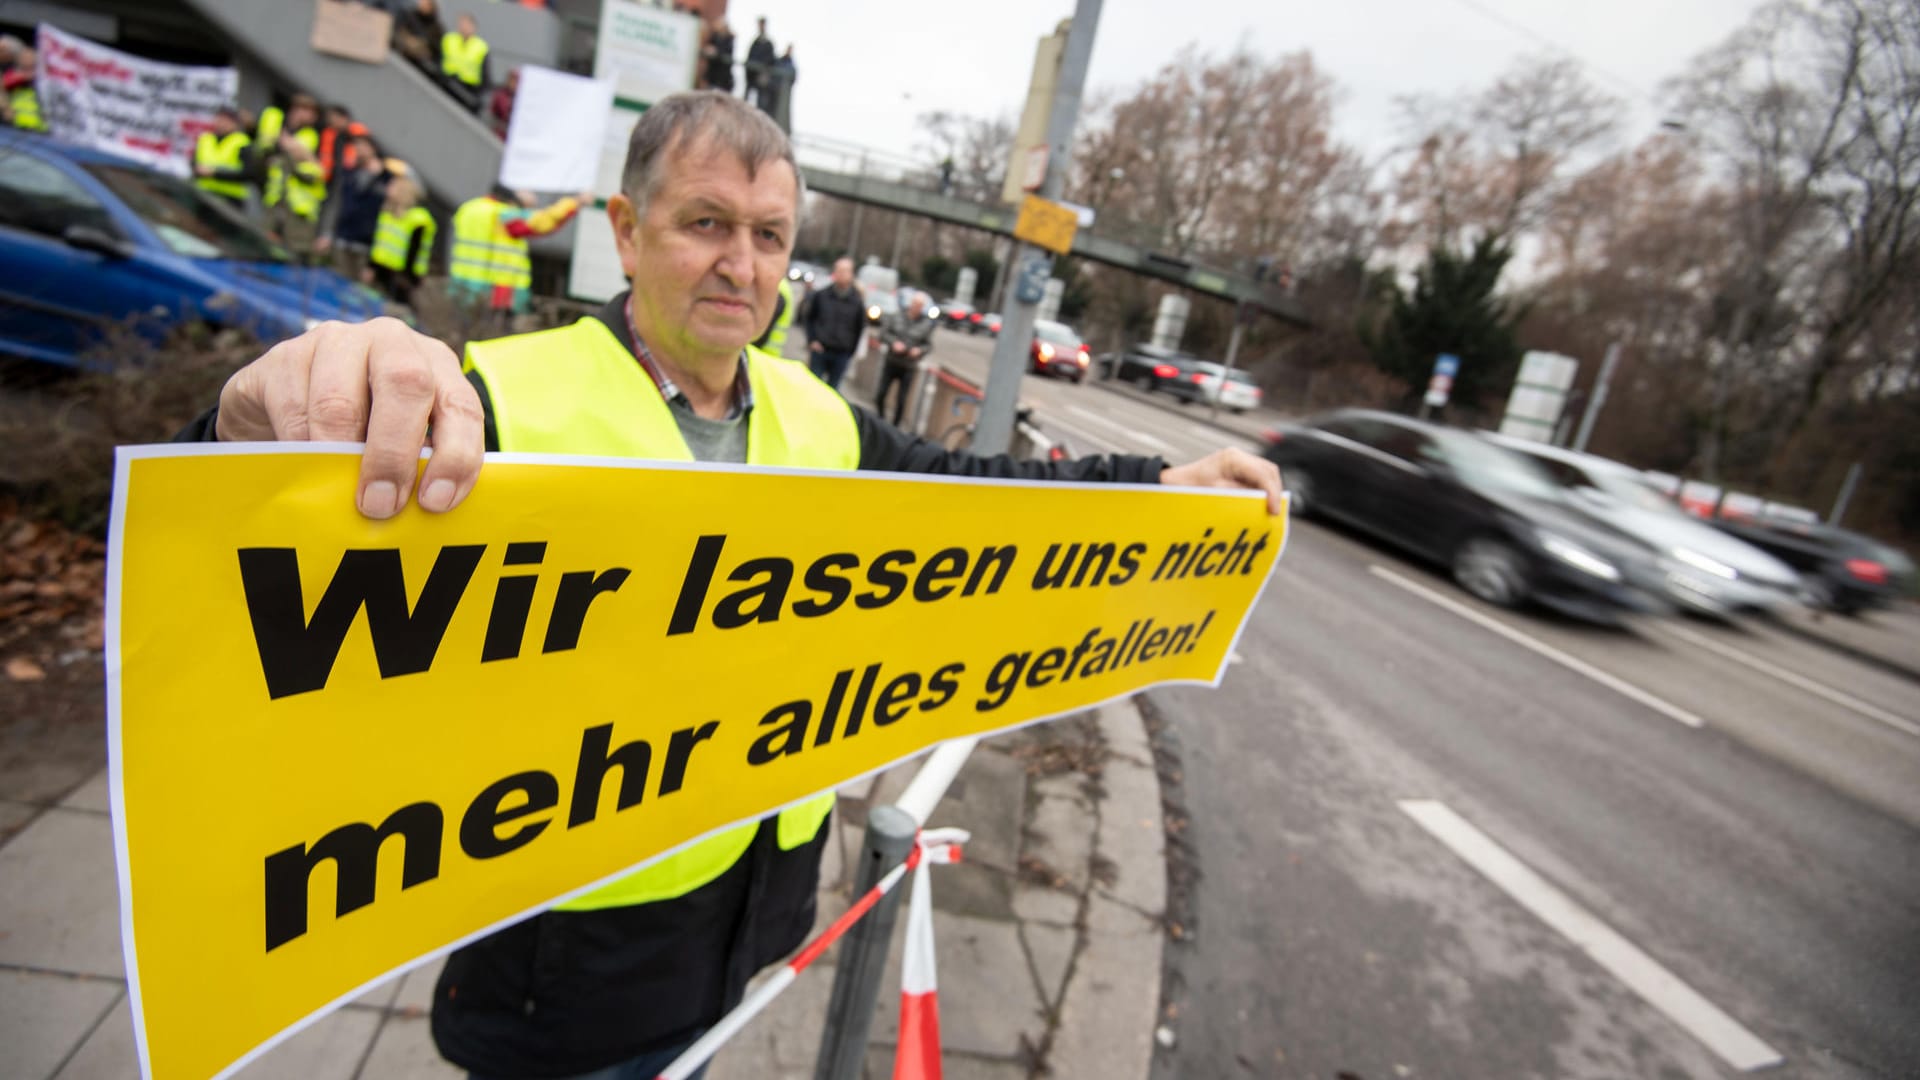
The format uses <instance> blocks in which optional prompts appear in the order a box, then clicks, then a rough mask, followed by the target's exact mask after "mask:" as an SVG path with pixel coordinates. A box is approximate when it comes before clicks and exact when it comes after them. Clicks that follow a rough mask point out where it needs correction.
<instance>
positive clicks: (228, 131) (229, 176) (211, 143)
mask: <svg viewBox="0 0 1920 1080" xmlns="http://www.w3.org/2000/svg"><path fill="white" fill-rule="evenodd" d="M252 141H253V140H251V139H249V138H247V133H246V132H244V131H242V130H240V113H239V110H237V109H235V108H233V107H232V106H230V105H222V106H221V107H220V110H219V111H218V112H216V113H215V114H214V117H213V130H212V131H203V132H201V133H200V142H199V144H198V145H196V146H195V147H194V149H193V175H194V176H195V177H196V178H197V179H196V180H195V181H194V182H195V183H197V184H199V185H200V187H201V189H202V190H204V191H207V192H210V193H212V194H214V195H218V196H220V197H221V198H223V199H225V200H227V201H228V202H230V203H232V204H234V205H235V206H237V207H240V208H241V209H245V208H246V205H247V192H248V188H249V185H248V183H247V177H248V175H249V172H250V170H249V169H248V166H247V160H246V155H247V147H248V146H249V145H251V143H252Z"/></svg>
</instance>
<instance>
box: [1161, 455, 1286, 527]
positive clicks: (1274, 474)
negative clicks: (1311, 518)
mask: <svg viewBox="0 0 1920 1080" xmlns="http://www.w3.org/2000/svg"><path fill="white" fill-rule="evenodd" d="M1160 480H1161V482H1162V483H1166V484H1179V485H1183V486H1187V487H1231V488H1242V487H1243V488H1254V489H1256V490H1259V491H1263V492H1265V493H1266V496H1267V513H1269V514H1278V513H1279V512H1280V505H1281V489H1280V467H1279V466H1278V465H1275V464H1274V463H1273V462H1271V461H1268V460H1267V459H1265V458H1262V457H1256V456H1254V455H1253V454H1250V453H1248V452H1246V451H1245V450H1239V449H1227V450H1220V451H1217V452H1215V453H1213V454H1210V455H1208V456H1207V457H1204V458H1202V459H1200V460H1199V461H1196V462H1194V463H1193V464H1191V465H1181V466H1178V467H1177V468H1170V469H1167V470H1166V471H1165V472H1163V473H1161V474H1160Z"/></svg>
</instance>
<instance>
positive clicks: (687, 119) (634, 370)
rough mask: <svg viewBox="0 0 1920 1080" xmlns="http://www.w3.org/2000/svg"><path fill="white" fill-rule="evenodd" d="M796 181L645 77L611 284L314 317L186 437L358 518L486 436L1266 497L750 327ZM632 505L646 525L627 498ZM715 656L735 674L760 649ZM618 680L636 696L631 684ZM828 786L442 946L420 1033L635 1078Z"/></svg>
mask: <svg viewBox="0 0 1920 1080" xmlns="http://www.w3.org/2000/svg"><path fill="white" fill-rule="evenodd" d="M801 195H802V191H801V186H800V181H799V175H798V168H797V165H796V164H795V161H794V156H793V150H792V147H791V145H790V144H789V143H788V141H787V138H786V136H785V135H784V134H782V133H781V132H780V131H779V129H778V128H777V127H775V126H774V124H773V122H772V121H771V120H769V119H768V118H767V117H766V116H764V115H763V114H761V113H760V112H758V111H757V110H755V109H754V108H752V107H751V106H748V105H746V104H744V103H743V102H741V101H739V100H737V99H733V98H730V97H728V96H727V95H725V94H722V93H717V92H711V91H709V92H703V93H690V94H678V95H674V96H671V97H668V98H666V99H663V100H662V101H660V102H657V103H656V104H654V105H653V107H652V108H650V109H649V110H648V111H647V112H646V113H645V114H644V115H643V116H642V117H641V119H640V122H639V123H638V124H636V125H635V127H634V129H633V134H632V137H631V141H630V143H629V149H628V157H627V162H626V168H625V171H624V173H623V177H622V184H621V193H620V194H617V195H615V196H613V197H612V198H611V199H609V200H608V205H607V209H608V216H609V218H610V221H611V224H612V226H613V228H614V229H615V232H616V242H617V244H618V247H619V251H620V256H621V262H622V266H623V268H624V270H625V271H626V274H627V276H628V278H629V280H630V282H631V285H632V288H631V291H630V292H628V293H626V294H623V295H622V296H620V297H617V298H616V299H615V300H613V301H612V302H611V303H609V304H608V305H607V306H606V307H605V308H603V309H602V310H601V311H600V312H598V313H596V314H595V315H592V316H589V317H587V318H584V319H582V320H580V321H579V322H577V323H575V324H574V325H572V326H569V327H564V328H560V329H555V330H547V331H542V332H539V333H534V334H524V335H518V336H514V337H506V338H500V339H495V340H491V341H485V342H475V343H472V344H470V345H469V346H468V349H467V355H466V358H465V363H464V365H463V364H462V362H461V361H460V360H459V359H457V358H456V357H455V356H454V354H453V353H452V351H451V350H450V349H448V348H447V347H446V346H445V345H443V344H441V343H440V342H438V341H435V340H432V339H430V338H427V337H425V336H422V335H420V334H418V333H415V332H414V331H412V330H411V329H409V328H408V327H406V326H405V325H404V324H402V323H400V322H398V321H395V320H391V319H381V320H376V321H374V322H371V323H367V324H364V325H357V326H348V325H343V324H338V323H330V324H326V325H323V326H321V327H320V328H318V329H316V330H313V331H310V332H308V333H307V334H304V335H302V336H300V337H298V338H295V339H292V340H289V341H286V342H283V343H281V344H280V345H277V346H275V347H274V348H273V349H272V350H270V351H269V352H268V353H267V354H266V355H264V356H262V357H261V358H259V359H258V360H256V361H254V362H253V363H252V364H250V365H248V366H247V367H246V368H244V369H242V370H241V371H240V372H238V373H236V374H235V375H234V376H233V378H232V379H231V380H230V381H229V382H228V384H227V385H226V387H225V389H224V390H223V391H222V393H221V398H220V402H219V405H218V407H217V409H215V410H214V411H212V412H210V413H209V414H208V415H206V416H205V417H203V418H202V419H201V421H200V422H199V423H198V424H196V426H195V428H194V429H192V430H191V431H190V432H188V433H186V434H185V435H184V436H183V438H188V439H201V440H205V439H214V438H217V439H220V440H226V441H264V440H293V441H301V440H315V441H354V442H364V443H365V450H364V452H363V454H362V458H361V463H360V469H359V476H358V480H357V485H356V487H357V490H356V503H357V505H358V507H359V509H360V512H361V513H362V514H364V515H365V516H366V517H368V518H374V519H385V518H391V517H393V516H394V515H396V514H398V513H400V511H401V510H402V509H403V508H404V507H405V506H406V504H407V503H408V502H409V501H410V500H411V501H414V502H417V503H418V505H419V506H420V507H421V508H422V509H424V510H427V511H430V512H435V513H442V512H446V511H449V510H452V509H453V508H455V507H456V506H458V505H460V503H461V502H462V500H463V499H465V498H466V497H467V495H468V494H469V493H470V492H471V491H472V490H473V489H474V486H475V484H476V483H477V482H478V481H479V479H480V473H481V464H482V460H483V459H482V454H483V451H487V450H502V451H520V452H535V453H548V454H576V455H594V456H602V457H620V458H645V459H655V460H663V461H705V462H721V463H733V464H751V465H769V466H790V467H802V468H807V469H812V470H852V469H864V470H883V471H893V472H911V473H927V474H944V475H963V476H975V477H998V478H1008V479H1016V478H1017V479H1027V480H1075V481H1082V482H1086V481H1101V482H1115V483H1126V482H1132V483H1154V482H1156V481H1157V482H1160V483H1163V484H1171V485H1183V486H1201V487H1222V488H1234V487H1239V488H1251V489H1256V490H1260V491H1264V492H1265V494H1266V500H1267V508H1268V512H1269V513H1279V512H1280V510H1281V507H1282V498H1281V492H1280V476H1279V473H1278V471H1277V470H1276V469H1275V468H1274V466H1273V465H1271V464H1270V463H1268V462H1265V461H1263V460H1261V459H1259V458H1257V457H1255V456H1253V455H1252V454H1249V453H1247V452H1245V451H1243V450H1237V449H1233V450H1222V451H1220V452H1218V453H1216V454H1213V455H1211V456H1209V457H1207V458H1204V459H1202V460H1201V461H1198V462H1195V463H1192V464H1188V465H1184V466H1180V467H1176V468H1167V467H1165V466H1164V465H1163V463H1162V462H1161V461H1159V460H1158V459H1156V458H1145V457H1127V456H1120V455H1113V456H1102V457H1092V458H1085V459H1082V460H1079V461H1074V462H1065V463H1047V462H1031V461H1016V460H1014V459H1012V458H1010V457H1007V456H1004V455H1002V456H998V457H991V458H988V457H977V456H973V455H970V454H966V453H961V452H949V451H946V450H944V449H943V448H941V447H939V446H938V445H935V444H931V443H928V442H927V441H925V440H922V439H918V438H914V437H911V436H908V435H906V434H904V433H902V432H901V431H899V430H898V429H896V428H894V427H892V426H890V425H888V424H887V423H885V422H884V421H883V420H881V419H879V418H877V417H875V416H872V415H871V414H869V413H867V412H865V411H864V410H861V409H857V408H855V407H853V406H850V405H849V404H847V403H846V402H845V401H844V400H843V399H842V398H841V397H840V396H839V395H838V394H837V393H835V392H834V391H832V390H831V389H829V388H828V387H827V386H825V385H824V384H822V383H821V382H819V381H818V380H817V379H815V378H814V377H813V376H812V375H811V374H810V373H809V372H808V371H807V370H806V368H805V367H804V366H802V365H799V364H796V363H792V362H789V361H786V360H783V359H779V358H777V357H774V356H772V355H770V354H767V353H764V352H761V351H759V350H757V349H754V348H751V347H749V345H748V343H749V342H750V341H752V340H753V339H754V338H755V337H756V336H757V335H758V334H759V333H760V331H761V329H762V328H763V327H764V326H765V325H766V323H767V321H768V319H769V318H770V317H771V315H772V313H773V310H774V306H775V303H776V296H777V290H778V287H779V285H780V283H781V282H782V281H783V280H784V279H785V271H786V265H787V260H788V256H789V253H790V252H791V250H792V247H793V241H794V235H795V232H796V230H797V226H798V219H799V212H800V203H801ZM423 445H431V447H432V449H433V454H432V456H431V457H430V458H429V459H428V460H427V461H426V462H425V464H424V466H422V465H421V464H420V451H421V449H422V447H423ZM416 477H417V487H418V494H417V495H415V494H414V489H415V487H416ZM343 495H344V493H343ZM634 509H635V512H636V516H635V518H634V519H633V520H634V521H635V524H636V525H639V526H640V527H641V528H643V529H644V528H645V526H644V524H642V523H643V522H645V521H646V520H647V518H646V516H645V514H646V512H647V510H648V509H649V508H640V507H636V508H634ZM650 509H651V510H652V512H656V513H665V514H669V515H670V514H672V513H673V512H674V508H673V507H656V508H650ZM515 557H516V556H514V555H511V554H509V556H508V558H509V559H513V558H515ZM536 558H537V557H536ZM736 578H737V575H736ZM1089 637H1091V635H1089ZM735 662H736V663H737V664H738V665H739V666H740V667H741V668H743V669H745V670H743V671H742V673H741V676H742V678H744V679H746V680H748V681H751V680H752V679H753V674H752V671H753V668H754V666H755V665H756V664H762V663H770V662H771V661H769V660H768V659H766V658H762V657H759V656H756V655H754V654H752V653H748V654H746V655H742V656H739V657H738V658H737V660H736V661H735ZM633 690H634V695H635V696H634V702H635V705H636V708H637V707H639V706H641V705H642V704H644V702H645V701H646V700H647V698H646V694H647V691H646V683H645V680H644V679H636V681H635V683H634V685H633ZM699 737H700V736H698V735H695V736H694V738H699ZM634 745H639V744H634ZM675 745H676V746H678V745H679V744H678V743H677V742H676V744H675ZM689 746H690V744H689ZM642 749H643V750H644V747H642ZM627 750H628V748H627V747H620V748H617V749H615V750H613V751H611V752H609V751H608V749H607V746H605V745H598V747H597V749H595V748H594V747H592V746H589V745H587V744H583V745H582V750H581V756H580V771H581V775H582V776H583V777H587V776H591V777H594V778H597V779H595V780H594V783H595V784H596V785H599V784H601V783H602V781H604V786H605V787H606V789H607V790H608V791H609V792H610V791H611V790H612V789H613V788H614V787H615V785H616V783H619V784H625V782H626V780H625V779H622V780H621V781H618V782H616V781H615V780H613V779H612V776H613V774H615V773H619V774H621V775H622V776H623V777H624V776H625V774H626V772H627V770H629V769H638V770H639V771H640V772H642V773H644V770H645V768H646V764H645V761H646V759H645V758H644V757H641V758H633V759H628V758H626V757H625V755H626V752H627ZM669 767H671V766H669ZM623 790H624V788H623ZM816 790H817V789H816ZM623 798H624V796H623ZM623 805H624V803H623ZM832 806H833V795H832V793H831V792H830V791H829V792H827V793H826V794H822V795H817V796H815V797H813V798H810V799H805V800H803V801H801V802H799V803H797V804H793V805H789V806H787V807H786V808H785V809H783V810H780V811H779V812H778V813H777V814H775V815H773V816H770V817H767V818H765V819H763V820H761V821H758V822H749V823H747V824H745V825H741V826H736V827H734V828H731V829H724V830H721V831H719V832H717V833H714V834H711V835H709V836H707V837H706V838H704V839H702V840H699V841H697V842H694V843H692V844H690V845H687V846H684V847H681V848H679V849H677V850H676V851H675V852H674V853H673V854H671V855H669V856H667V857H665V858H663V859H660V860H657V861H655V862H654V863H652V864H651V865H649V866H647V867H645V868H644V869H641V870H639V871H637V872H634V873H632V874H629V875H627V876H625V877H621V878H618V879H616V880H614V881H612V882H611V883H610V884H606V885H603V886H601V887H600V888H598V889H596V890H593V891H589V892H586V893H584V894H582V895H577V896H575V897H574V898H573V899H570V900H568V901H566V902H563V903H561V904H559V905H558V906H556V907H555V908H554V909H552V910H550V911H548V912H546V913H544V914H541V915H538V916H535V917H533V918H530V919H527V920H525V921H522V922H520V923H517V924H514V925H512V926H508V927H507V928H505V929H502V930H499V931H497V932H495V933H493V934H491V935H489V936H486V937H483V938H481V939H479V940H477V941H473V942H472V943H470V944H468V945H466V946H465V947H463V948H461V949H459V950H457V951H455V952H454V953H453V954H452V956H451V957H450V958H449V960H448V962H447V966H446V968H445V971H444V973H443V974H442V976H441V979H440V983H439V985H438V987H437V988H436V992H435V997H434V1003H433V1030H434V1036H435V1039H436V1041H437V1042H438V1044H439V1047H440V1050H441V1052H442V1053H443V1054H444V1055H445V1056H446V1057H447V1058H448V1059H449V1060H451V1061H453V1062H454V1063H456V1064H458V1065H460V1066H462V1067H465V1068H467V1069H469V1070H471V1071H472V1072H473V1073H474V1074H475V1075H476V1076H482V1077H509V1076H527V1077H575V1076H578V1077H587V1076H591V1077H595V1078H600V1077H607V1078H611V1077H616V1076H617V1077H648V1076H653V1075H655V1073H656V1072H657V1071H658V1069H659V1068H661V1067H662V1066H664V1065H665V1064H666V1063H667V1062H669V1061H670V1060H672V1058H673V1057H674V1056H676V1055H677V1054H678V1052H679V1051H680V1050H681V1049H682V1048H684V1047H685V1046H687V1045H688V1044H690V1043H691V1042H692V1041H693V1040H694V1039H695V1038H697V1037H698V1036H699V1035H700V1033H701V1032H702V1031H704V1030H705V1029H706V1028H707V1027H709V1026H710V1025H712V1024H713V1022H714V1021H715V1020H717V1019H718V1018H719V1017H720V1016H721V1015H722V1014H723V1013H724V1012H725V1011H726V1010H727V1009H728V1008H729V1007H730V1006H731V1005H732V1004H733V1003H735V1002H736V1001H738V1000H739V998H740V995H741V993H742V992H743V989H744V987H745V984H746V982H747V980H748V979H749V978H750V977H751V976H752V975H753V974H754V972H756V971H758V970H759V969H760V968H762V967H764V966H766V965H768V964H770V963H772V962H774V961H776V960H777V959H779V958H780V957H781V956H783V955H784V954H786V953H787V952H789V951H791V950H792V949H793V948H795V947H796V946H797V945H798V944H799V943H800V942H801V941H802V939H803V938H804V936H805V935H806V933H807V931H808V930H809V928H810V927H811V925H812V922H813V917H814V902H813V897H814V892H815V888H816V886H817V878H818V873H819V863H820V855H821V852H822V850H823V848H824V844H825V841H826V836H827V833H828V829H827V821H828V815H829V813H830V811H831V809H832Z"/></svg>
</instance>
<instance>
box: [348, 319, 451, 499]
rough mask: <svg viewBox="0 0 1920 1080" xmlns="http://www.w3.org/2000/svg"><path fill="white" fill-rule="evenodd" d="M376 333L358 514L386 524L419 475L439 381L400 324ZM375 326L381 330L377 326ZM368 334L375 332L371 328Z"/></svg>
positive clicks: (393, 323) (371, 352) (369, 369)
mask: <svg viewBox="0 0 1920 1080" xmlns="http://www.w3.org/2000/svg"><path fill="white" fill-rule="evenodd" d="M379 322H391V325H390V326H378V327H377V329H374V334H375V336H376V338H377V339H379V340H375V341H374V342H373V343H372V344H371V345H370V346H369V348H368V352H367V355H368V358H369V363H368V367H367V382H368V388H369V390H370V392H371V394H372V406H371V408H370V409H369V411H368V418H367V448H366V450H365V451H364V452H363V453H362V454H361V457H360V494H359V500H358V501H359V506H360V512H361V513H363V514H365V515H367V516H368V517H371V518H388V517H392V516H393V515H394V514H397V513H399V512H400V508H401V507H403V506H405V505H406V504H407V496H408V495H409V494H410V493H411V492H412V490H413V480H414V477H415V475H416V474H417V473H418V471H419V465H420V448H421V447H423V446H425V445H426V442H427V424H428V422H429V421H430V420H431V418H432V416H433V408H434V404H435V399H436V397H437V394H438V388H439V387H438V384H439V377H438V375H437V374H436V373H435V371H434V368H433V364H432V363H431V362H430V361H428V360H427V358H426V357H425V356H423V355H422V354H421V353H420V351H419V350H417V349H415V348H413V346H412V343H411V342H410V341H409V340H407V338H406V337H402V336H401V335H411V333H412V331H411V330H409V329H407V327H406V326H405V324H403V323H400V322H398V321H397V320H379ZM374 325H377V324H374ZM370 328H372V327H371V326H370Z"/></svg>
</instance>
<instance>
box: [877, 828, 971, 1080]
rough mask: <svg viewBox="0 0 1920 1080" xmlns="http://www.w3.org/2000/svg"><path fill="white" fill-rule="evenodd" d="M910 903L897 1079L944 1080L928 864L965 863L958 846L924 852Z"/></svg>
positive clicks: (895, 1053) (896, 1049) (902, 966)
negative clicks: (941, 1066) (941, 1078)
mask: <svg viewBox="0 0 1920 1080" xmlns="http://www.w3.org/2000/svg"><path fill="white" fill-rule="evenodd" d="M920 854H921V859H920V863H919V865H917V866H915V867H914V868H913V896H912V898H911V899H910V900H908V902H907V942H906V951H905V953H904V954H902V956H901V964H900V1041H899V1042H898V1043H897V1044H896V1045H895V1046H894V1051H893V1080H940V993H939V989H938V987H937V985H936V982H935V979H934V964H933V890H932V879H931V878H930V877H928V875H927V864H928V863H934V862H941V863H952V862H959V861H960V849H959V847H957V846H955V845H952V844H944V845H937V846H936V845H928V846H924V847H922V848H921V851H920Z"/></svg>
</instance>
